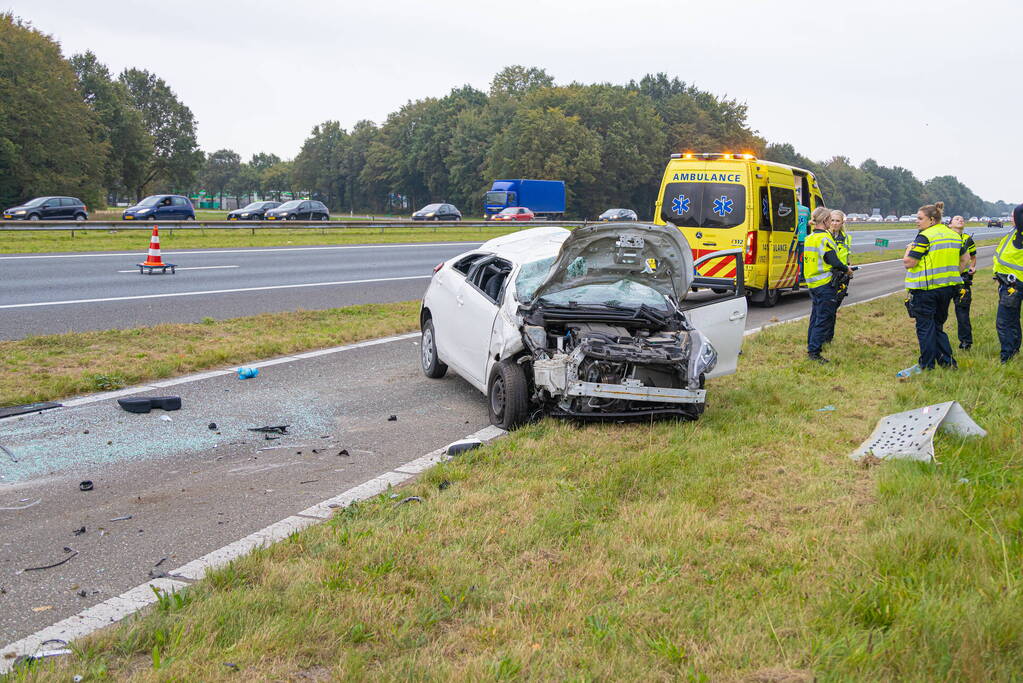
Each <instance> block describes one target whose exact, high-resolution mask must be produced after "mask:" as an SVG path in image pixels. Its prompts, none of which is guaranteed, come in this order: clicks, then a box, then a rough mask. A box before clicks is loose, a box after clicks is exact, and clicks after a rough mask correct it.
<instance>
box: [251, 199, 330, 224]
mask: <svg viewBox="0 0 1023 683" xmlns="http://www.w3.org/2000/svg"><path fill="white" fill-rule="evenodd" d="M263 218H265V219H266V220H268V221H329V220H330V211H328V210H327V206H326V205H325V204H324V203H323V202H318V201H316V200H315V199H294V200H292V201H290V202H284V203H283V204H281V205H280V206H278V207H277V208H276V209H269V210H268V211H266V213H264V214H263Z"/></svg>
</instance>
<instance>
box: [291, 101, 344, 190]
mask: <svg viewBox="0 0 1023 683" xmlns="http://www.w3.org/2000/svg"><path fill="white" fill-rule="evenodd" d="M347 147H348V132H347V131H345V129H344V128H342V127H341V124H340V123H339V122H337V121H324V122H323V123H321V124H318V125H316V126H313V130H312V133H311V134H310V136H309V137H308V138H306V141H305V142H304V143H303V144H302V149H301V151H299V153H298V156H296V157H295V162H294V170H293V175H292V179H293V181H294V182H295V184H296V185H297V186H298V187H299V188H300V189H301V190H303V191H309V192H311V193H312V195H313V196H315V197H316V198H317V199H320V200H321V201H323V202H324V203H325V204H327V206H329V207H330V208H331V209H338V208H340V207H341V203H342V202H343V201H344V198H345V194H346V189H347V184H348V166H347V160H348V157H347Z"/></svg>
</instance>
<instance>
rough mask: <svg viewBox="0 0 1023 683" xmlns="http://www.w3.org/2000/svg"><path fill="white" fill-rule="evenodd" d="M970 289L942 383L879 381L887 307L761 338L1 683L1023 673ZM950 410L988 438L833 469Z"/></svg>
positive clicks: (1003, 370)
mask: <svg viewBox="0 0 1023 683" xmlns="http://www.w3.org/2000/svg"><path fill="white" fill-rule="evenodd" d="M977 282H978V283H984V284H983V285H978V287H976V291H975V303H974V311H975V337H976V342H975V345H974V349H973V351H971V352H970V353H968V354H960V355H959V365H960V369H959V371H958V372H951V371H940V370H939V371H935V372H932V373H926V374H924V375H920V376H917V377H915V378H913V379H912V380H910V381H905V382H898V381H896V380H895V379H894V377H893V373H894V372H895V371H896V370H897V369H899V368H902V367H905V366H907V365H909V364H911V363H912V362H913V361H914V359H915V356H916V344H915V340H914V336H913V332H912V326H911V322H912V321H910V320H909V319H908V318H907V317H906V315H905V310H904V308H903V306H902V302H901V299H900V298H899V297H897V296H896V297H888V298H885V299H882V300H879V301H876V302H872V303H870V304H864V305H860V306H852V307H848V308H843V309H842V310H841V311H840V312H839V321H838V328H837V336H836V343H835V345H834V347H833V348H832V349H830V350H829V352H828V354H827V355H829V356H831V357H832V358H833V359H834V362H833V363H832V364H831V365H829V366H826V367H823V368H822V367H819V366H816V365H811V364H809V363H808V362H807V361H806V360H805V339H806V323H805V322H802V323H797V324H787V325H779V326H776V327H772V328H768V329H766V330H765V331H763V332H761V333H759V334H757V335H755V336H753V337H751V338H749V339H747V341H746V344H745V348H744V354H743V357H742V360H741V362H740V370H739V373H738V374H737V375H734V376H732V377H728V378H723V379H719V380H714V381H712V382H711V383H710V384H709V386H708V389H709V393H708V407H707V412H706V414H705V415H704V417H703V418H702V419H701V420H700V421H699V422H695V423H683V424H677V423H656V424H650V425H628V426H620V425H592V426H585V427H579V426H575V425H572V424H566V423H562V422H557V421H552V420H545V421H542V422H540V423H537V424H533V425H530V426H527V427H525V428H523V429H521V430H519V431H517V432H515V433H513V434H512V435H510V436H509V437H507V438H505V439H503V440H500V441H498V442H496V443H495V444H493V445H491V446H488V447H486V448H484V449H481V450H479V451H474V452H471V453H470V454H467V455H464V456H461V457H459V458H457V459H456V460H454V461H452V462H450V463H448V464H445V465H441V466H438V467H437V468H435V469H433V470H431V471H429V472H427V473H426V474H425V475H423V476H422V477H421V478H420V479H419V480H417V481H416V482H414V483H413V484H412V485H410V486H408V487H406V488H405V490H403V491H402V493H401V495H418V496H420V497H422V499H423V502H422V503H421V504H407V505H403V506H400V507H396V506H395V504H394V501H393V500H392V499H390V498H389V497H387V496H386V495H385V496H380V497H378V498H376V499H374V500H372V501H369V502H366V503H364V504H360V505H358V506H355V507H352V508H349V509H346V510H344V511H342V512H339V513H338V514H337V515H336V516H335V518H334V519H333V520H332V521H330V522H329V523H326V524H323V525H320V526H317V527H314V528H312V529H310V530H307V531H304V532H302V533H299V534H295V535H293V536H292V537H291V538H289V539H288V540H287V541H285V542H282V543H279V544H277V545H275V546H273V547H271V548H269V549H266V550H261V551H258V552H256V553H254V554H252V555H250V556H248V557H245V558H243V559H241V560H237V561H235V562H233V563H232V564H230V565H229V566H227V567H226V568H223V569H221V570H218V571H215V572H213V573H212V574H211V575H209V577H208V578H207V579H206V580H205V581H203V582H201V583H199V584H197V585H196V586H194V587H192V588H190V589H188V590H187V591H186V592H185V593H184V595H183V596H180V597H174V598H167V599H164V600H162V601H161V603H160V604H159V605H158V606H157V607H156V608H155V609H154V610H152V611H151V613H149V614H148V615H146V616H144V617H143V618H139V619H132V620H130V621H129V622H127V623H124V624H122V625H119V626H116V627H114V628H112V629H110V630H109V631H108V632H106V633H103V634H100V635H98V636H95V637H93V638H91V639H87V640H86V641H83V642H80V643H77V644H76V646H75V650H76V654H75V655H74V656H73V657H70V658H67V659H65V660H63V661H51V662H47V663H46V664H44V665H42V666H41V667H39V668H38V669H37V670H36V671H32V672H26V673H24V674H22V675H21V676H20V677H16V678H15V680H66V679H68V678H70V676H71V675H72V674H81V675H83V676H84V680H86V681H91V680H110V679H118V680H126V679H130V680H135V681H178V680H204V681H218V680H225V681H227V680H240V679H244V680H363V679H374V680H380V679H382V680H394V679H401V680H511V679H542V680H551V679H556V680H689V681H710V680H715V681H716V680H744V681H763V682H769V681H799V680H805V681H810V680H814V679H817V680H970V681H989V680H1014V679H1018V677H1019V673H1020V671H1023V600H1021V588H1023V566H1021V562H1020V555H1021V551H1023V444H1021V436H1020V427H1019V425H1020V423H1021V419H1023V402H1021V401H1020V400H1019V398H1020V387H1021V386H1023V362H1021V361H1015V362H1013V363H1011V364H1009V365H1007V366H1001V365H999V364H998V362H997V356H998V354H997V346H996V340H995V335H994V323H993V307H994V303H995V298H994V295H993V294H992V291H991V290H992V287H990V286H985V285H988V284H990V283H989V282H988V281H987V280H985V278H984V277H983V276H981V277H978V279H977ZM950 399H957V400H958V401H960V402H961V403H962V404H963V406H964V407H965V408H966V410H967V411H969V412H970V413H971V414H972V415H973V416H974V418H975V419H976V420H977V421H978V422H979V423H980V424H981V425H982V426H984V427H985V428H986V429H987V430H988V432H989V434H988V436H987V437H985V438H983V439H974V440H964V439H961V438H957V437H951V436H947V435H944V434H941V435H939V436H938V437H937V439H936V447H937V453H938V454H939V459H938V462H936V463H933V464H920V463H908V462H889V463H883V464H880V465H877V466H873V467H869V468H864V467H862V466H859V465H857V464H856V463H854V462H852V461H850V460H849V459H848V457H847V453H849V452H850V451H851V450H852V449H853V448H854V447H855V446H856V445H857V444H858V443H860V442H861V441H862V440H863V439H865V438H866V437H867V436H868V435H869V434H870V432H871V430H872V429H873V427H874V424H875V422H876V421H877V420H878V418H879V417H880V416H882V415H885V414H887V413H892V412H897V411H902V410H907V409H909V408H913V407H918V406H922V405H926V404H929V403H935V402H939V401H945V400H950ZM829 405H830V406H833V407H834V410H825V411H822V410H820V409H821V408H823V407H825V406H829ZM418 455H420V452H419V450H411V451H410V452H409V458H410V459H411V458H413V457H415V456H418ZM239 675H240V677H241V678H239Z"/></svg>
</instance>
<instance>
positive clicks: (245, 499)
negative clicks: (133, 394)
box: [0, 247, 993, 644]
mask: <svg viewBox="0 0 1023 683" xmlns="http://www.w3.org/2000/svg"><path fill="white" fill-rule="evenodd" d="M992 251H993V248H992V247H984V248H982V250H981V263H982V265H986V264H989V263H990V260H991V253H992ZM903 272H904V271H903V268H902V265H901V263H898V262H887V263H880V264H873V265H866V266H864V267H863V268H862V269H861V270H860V271H859V272H857V273H856V277H855V280H854V281H853V285H852V287H851V294H850V298H849V300H848V302H847V305H848V303H851V302H855V301H859V300H863V299H867V298H872V297H875V296H879V295H882V294H886V293H889V292H893V291H898V290H901V289H902V278H903ZM808 310H809V301H808V296H807V295H806V293H805V292H803V293H798V294H793V295H786V296H783V297H782V299H781V302H780V303H779V304H778V306H776V307H774V308H771V309H762V308H751V309H750V311H749V315H748V319H747V328H748V329H750V328H754V327H759V326H761V325H763V324H765V323H768V322H772V321H773V319H777V320H788V319H792V318H796V317H799V316H803V315H805V314H806V313H807V312H808ZM804 324H805V323H804ZM416 342H417V340H416V339H401V340H398V341H393V342H389V343H384V344H379V345H374V346H365V347H361V348H356V349H351V350H347V351H342V352H340V353H333V354H328V355H314V356H310V357H307V358H304V359H301V360H297V361H293V362H287V363H281V364H278V365H273V366H269V367H265V368H263V369H262V370H261V372H260V374H259V376H258V377H256V378H254V379H251V380H244V381H242V380H237V379H235V378H234V376H233V375H226V376H218V377H211V378H207V379H199V380H196V381H192V382H189V383H185V384H178V385H175V386H164V387H159V388H155V389H153V391H152V392H147V393H149V395H160V394H164V395H165V394H174V395H178V396H180V397H181V399H182V409H181V410H179V411H175V412H172V413H167V414H166V416H167V417H170V418H171V421H165V420H163V419H161V418H162V417H163V416H164V415H165V414H164V413H161V412H159V411H154V412H153V413H150V414H147V415H134V414H129V413H125V412H123V411H121V410H120V409H119V408H118V406H117V404H116V402H115V399H113V398H108V399H104V400H102V401H98V402H94V403H91V404H87V405H82V406H78V407H70V408H59V409H56V410H51V411H46V412H43V413H38V414H33V415H27V416H22V417H15V418H8V419H4V420H0V443H2V444H3V445H4V446H6V447H7V448H8V449H10V450H11V452H12V453H14V454H15V457H16V458H17V460H18V462H17V463H15V462H11V461H10V459H8V458H6V457H4V455H3V454H2V452H0V529H2V534H0V587H2V588H3V591H0V644H3V643H7V642H11V641H13V640H16V639H18V638H21V637H24V636H26V635H28V634H30V633H32V632H34V631H36V630H38V629H40V628H43V627H45V626H48V625H50V624H52V623H54V622H56V621H58V620H60V619H63V618H65V617H68V616H71V615H72V614H75V613H77V612H79V611H80V610H82V609H84V608H86V607H89V606H92V605H94V604H96V603H98V602H100V601H102V600H104V599H107V598H109V597H111V596H113V595H117V594H119V593H121V592H123V591H125V590H127V589H129V588H133V587H134V586H137V585H139V584H140V583H142V582H144V581H145V580H147V579H148V578H150V571H155V572H159V571H161V570H166V569H172V568H175V567H178V566H180V565H182V564H184V563H185V562H188V561H190V560H192V559H195V558H196V557H199V556H201V555H203V554H205V553H208V552H210V551H212V550H215V549H217V548H220V547H222V546H224V545H226V544H227V543H230V542H233V541H235V540H237V539H239V538H241V537H243V536H245V535H247V534H249V533H252V532H253V531H256V530H258V529H261V528H263V527H265V526H267V525H269V524H271V523H273V522H276V521H278V520H280V519H283V518H285V517H287V516H289V515H293V514H295V513H296V512H298V511H300V510H303V509H305V508H306V507H308V506H310V505H313V504H316V503H318V502H320V501H322V500H324V499H326V498H329V497H331V496H334V495H336V494H338V493H340V492H342V491H345V490H347V489H349V488H351V487H353V486H356V485H358V484H361V483H362V482H364V481H366V480H368V479H369V478H371V477H373V476H376V475H378V474H380V473H382V472H384V471H387V470H390V469H393V468H394V467H396V466H398V465H399V464H402V463H405V462H408V461H409V460H412V459H414V458H416V457H419V456H421V455H424V454H426V453H427V452H429V451H431V450H433V449H435V448H439V447H442V446H444V445H446V444H448V443H450V442H451V441H454V440H456V439H458V438H461V437H463V436H465V435H467V434H470V433H472V432H475V431H477V430H479V429H481V428H483V427H485V426H487V424H488V419H487V414H486V405H485V401H484V398H483V396H482V395H481V394H480V393H479V392H478V391H476V390H475V389H474V388H472V387H471V386H469V385H468V384H467V383H466V382H464V381H462V380H461V379H459V378H457V377H455V376H453V375H451V374H450V373H449V375H448V376H447V377H445V378H443V379H441V380H430V379H427V378H425V377H424V376H423V374H422V372H421V371H420V369H419V365H418V351H419V347H418V345H417V343H416ZM905 343H906V344H907V345H908V346H910V347H912V345H913V342H912V340H905ZM912 355H913V352H912V351H909V350H907V358H909V357H911V356H912ZM253 360H257V359H253ZM739 372H742V363H741V361H740V365H739ZM708 390H709V392H710V394H711V400H710V401H709V407H708V410H713V392H714V386H713V382H711V383H710V385H709V386H708ZM390 415H396V416H397V418H398V419H397V420H396V421H389V420H388V417H389V416H390ZM210 423H216V429H210V428H209V425H210ZM279 424H288V425H291V427H290V429H289V432H290V435H288V436H285V437H282V438H281V439H279V440H273V441H267V440H265V439H264V438H263V437H262V436H261V435H260V434H258V433H255V432H250V431H248V428H250V427H258V426H263V425H279ZM266 449H269V450H266ZM341 449H346V450H347V451H348V453H349V455H347V456H343V455H339V453H340V451H341ZM83 479H89V480H92V481H93V482H94V486H95V488H94V490H92V491H90V492H81V491H79V489H78V484H79V482H80V481H81V480H83ZM456 485H457V484H456ZM37 499H38V500H39V502H38V503H35V504H34V505H31V504H32V503H33V502H34V501H36V500H37ZM438 500H440V501H442V498H438ZM25 505H31V507H25V508H24V509H21V510H10V509H5V508H18V507H21V506H25ZM126 515H131V519H121V520H118V521H113V520H115V519H116V518H118V517H124V516H126ZM82 527H85V532H83V533H81V534H80V535H75V533H74V532H75V530H78V529H80V528H82ZM65 546H68V547H71V548H73V549H74V550H76V551H77V552H78V553H79V554H78V555H76V556H75V557H74V558H73V559H71V560H70V561H68V562H67V563H65V564H62V565H60V566H59V567H54V568H53V569H46V570H40V571H31V572H24V571H23V570H24V569H26V568H28V567H35V566H42V565H46V564H50V563H53V562H56V561H58V560H60V559H63V558H64V557H66V555H67V554H66V553H65V552H64V551H63V548H64V547H65ZM162 558H168V559H167V560H165V561H164V562H163V563H161V566H160V568H156V567H155V565H156V564H157V563H159V562H160V560H161V559H162ZM82 591H84V596H83V595H81V592H82ZM40 607H42V608H44V609H43V610H41V611H34V610H35V608H40Z"/></svg>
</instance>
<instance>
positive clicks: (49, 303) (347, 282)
mask: <svg viewBox="0 0 1023 683" xmlns="http://www.w3.org/2000/svg"><path fill="white" fill-rule="evenodd" d="M431 277H433V275H405V276H402V277H378V278H370V279H367V280H335V281H333V282H305V283H302V284H298V285H267V286H265V287H235V288H233V289H207V290H203V291H201V292H167V293H165V294H138V295H136V296H108V297H103V298H101V299H67V300H65V301H36V302H33V303H29V304H3V305H0V309H3V308H33V307H38V306H66V305H69V304H95V303H102V302H105V301H137V300H139V299H165V298H171V297H176V296H202V295H204V294H234V293H237V292H265V291H269V290H273V289H298V288H302V287H334V286H337V285H363V284H369V283H371V282H398V281H401V280H428V279H430V278H431Z"/></svg>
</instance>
